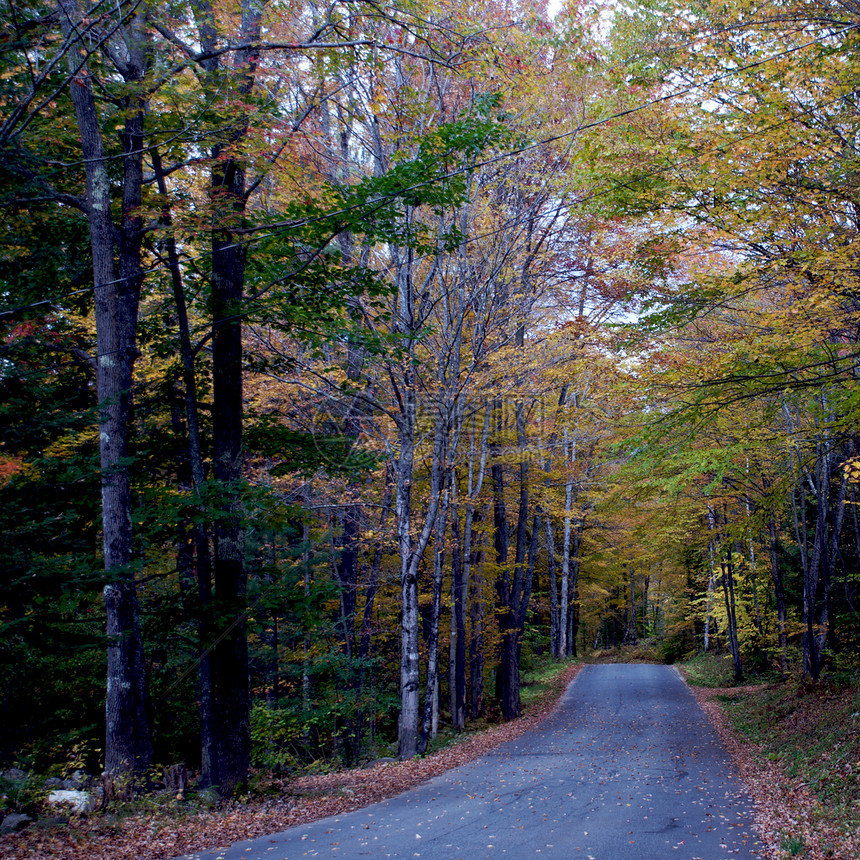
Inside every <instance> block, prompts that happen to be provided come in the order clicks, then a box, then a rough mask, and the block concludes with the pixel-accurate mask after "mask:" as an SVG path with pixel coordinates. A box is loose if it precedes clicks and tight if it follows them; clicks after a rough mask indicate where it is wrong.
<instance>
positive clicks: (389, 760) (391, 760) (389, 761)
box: [362, 756, 397, 770]
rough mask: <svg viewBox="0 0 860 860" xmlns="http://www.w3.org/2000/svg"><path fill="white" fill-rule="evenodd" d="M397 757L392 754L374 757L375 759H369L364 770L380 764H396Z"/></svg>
mask: <svg viewBox="0 0 860 860" xmlns="http://www.w3.org/2000/svg"><path fill="white" fill-rule="evenodd" d="M396 763H397V759H396V758H391V756H383V757H382V758H377V759H374V760H373V761H369V762H368V763H367V764H366V765H364V767H363V768H362V770H370V769H371V768H372V767H376V766H377V765H378V764H396Z"/></svg>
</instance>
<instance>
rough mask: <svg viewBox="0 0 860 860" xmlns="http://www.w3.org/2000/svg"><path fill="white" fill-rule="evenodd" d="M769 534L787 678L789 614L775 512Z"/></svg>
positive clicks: (781, 664)
mask: <svg viewBox="0 0 860 860" xmlns="http://www.w3.org/2000/svg"><path fill="white" fill-rule="evenodd" d="M768 536H769V538H770V541H769V546H770V571H771V577H772V579H773V593H774V597H775V599H776V618H777V629H778V636H779V670H780V673H781V674H782V676H783V678H786V677H788V633H787V630H786V622H787V617H788V616H787V612H786V606H785V585H784V583H783V579H782V571H781V570H780V568H779V557H778V555H777V549H778V541H777V530H776V516H775V514H771V515H770V518H769V519H768Z"/></svg>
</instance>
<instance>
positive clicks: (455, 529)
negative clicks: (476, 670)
mask: <svg viewBox="0 0 860 860" xmlns="http://www.w3.org/2000/svg"><path fill="white" fill-rule="evenodd" d="M465 528H466V529H468V530H469V532H471V530H472V511H471V510H469V511H467V513H466V522H465ZM469 551H470V547H468V546H466V547H464V546H463V540H462V536H461V531H460V515H459V512H458V511H457V510H456V509H455V510H454V514H453V516H452V517H451V599H452V606H451V631H452V640H453V642H452V648H451V655H450V657H449V660H450V663H451V672H450V676H451V680H450V682H449V683H450V687H451V691H450V692H451V727H452V728H453V729H454V731H455V732H461V731H463V729H464V728H465V727H466V597H467V594H466V587H467V583H466V553H468V552H469Z"/></svg>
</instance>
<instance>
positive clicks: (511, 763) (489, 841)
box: [188, 665, 758, 860]
mask: <svg viewBox="0 0 860 860" xmlns="http://www.w3.org/2000/svg"><path fill="white" fill-rule="evenodd" d="M757 845H758V842H757V839H756V836H755V834H754V833H753V830H752V815H751V804H750V801H749V798H748V797H746V795H745V794H744V792H743V789H742V788H741V786H740V784H739V779H738V777H737V775H736V774H735V773H734V772H733V771H732V768H731V764H730V760H729V757H728V754H727V753H726V751H725V749H724V748H723V747H722V745H721V744H720V742H719V739H718V738H717V736H716V734H715V733H714V731H713V730H712V729H711V727H710V724H709V723H708V721H707V718H706V717H705V715H704V714H703V713H702V711H701V709H700V708H699V707H698V705H697V704H696V701H695V699H694V698H693V696H692V694H691V693H690V691H689V690H688V689H687V688H686V686H685V685H684V683H683V682H682V681H681V679H680V678H679V676H678V674H677V673H676V672H675V671H674V670H673V669H671V668H669V667H667V666H651V665H600V666H587V667H585V668H584V669H583V670H582V671H581V672H580V674H579V676H578V677H577V678H576V680H575V681H574V682H573V684H571V686H570V687H569V688H568V690H567V692H566V693H565V696H564V699H563V700H562V704H561V706H560V708H559V709H558V710H557V711H556V713H555V714H554V715H553V716H552V717H550V718H549V719H547V720H545V721H544V722H543V723H541V725H540V726H538V727H537V728H535V729H533V730H531V731H529V732H527V733H526V734H524V735H523V736H522V737H520V738H519V739H518V740H515V741H511V742H509V743H506V744H503V745H502V746H500V747H497V748H496V749H495V750H494V751H492V752H491V753H488V754H487V755H485V756H484V757H482V758H480V759H478V760H477V761H474V762H472V763H471V764H468V765H465V766H463V767H460V768H457V769H455V770H452V771H449V772H447V773H445V774H442V775H441V776H438V777H436V778H435V779H433V780H431V781H430V782H428V783H425V784H424V785H423V786H420V787H419V788H416V789H413V790H411V791H407V792H405V793H404V794H401V795H400V796H398V797H396V798H393V799H391V800H387V801H384V802H382V803H377V804H375V805H374V806H369V807H367V808H365V809H361V810H358V811H356V812H351V813H348V814H346V815H338V816H334V817H332V818H327V819H324V820H322V821H318V822H316V823H314V824H308V825H303V826H301V827H293V828H291V829H290V830H287V831H285V832H283V833H279V834H276V835H274V836H269V837H264V838H262V839H256V840H253V841H249V842H242V843H238V844H237V845H234V846H232V847H230V848H226V849H223V850H221V851H216V852H205V853H202V854H195V855H188V856H193V857H194V858H195V860H215V858H223V860H262V858H266V860H298V858H305V857H320V858H361V857H373V858H387V857H421V858H425V860H457V858H464V860H466V859H467V860H478V858H498V857H502V856H504V857H505V858H512V859H513V858H525V857H530V858H558V860H561V858H564V860H569V859H570V858H582V860H587V858H593V860H634V859H635V860H662V858H678V860H693V858H701V860H728V858H751V857H754V856H756V852H755V848H756V846H757Z"/></svg>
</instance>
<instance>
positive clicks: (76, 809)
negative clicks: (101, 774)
mask: <svg viewBox="0 0 860 860" xmlns="http://www.w3.org/2000/svg"><path fill="white" fill-rule="evenodd" d="M47 802H48V803H50V804H51V805H52V806H68V807H69V809H70V811H71V812H72V813H73V814H78V815H79V814H81V813H87V812H92V811H93V810H94V809H95V808H96V806H97V804H98V800H97V798H96V795H95V794H93V793H92V792H89V791H78V790H75V789H62V788H61V789H56V790H54V791H52V792H51V793H50V794H49V795H48V800H47Z"/></svg>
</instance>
